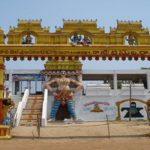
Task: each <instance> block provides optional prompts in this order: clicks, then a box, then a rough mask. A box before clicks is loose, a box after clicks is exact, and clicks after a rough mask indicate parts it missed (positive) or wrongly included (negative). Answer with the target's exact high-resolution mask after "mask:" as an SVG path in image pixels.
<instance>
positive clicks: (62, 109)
mask: <svg viewBox="0 0 150 150" xmlns="http://www.w3.org/2000/svg"><path fill="white" fill-rule="evenodd" d="M66 118H67V119H70V114H69V111H68V108H67V105H66V104H65V105H60V106H59V109H58V111H57V114H56V120H59V121H61V120H64V119H66Z"/></svg>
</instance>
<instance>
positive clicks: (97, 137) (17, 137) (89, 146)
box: [0, 121, 150, 150]
mask: <svg viewBox="0 0 150 150" xmlns="http://www.w3.org/2000/svg"><path fill="white" fill-rule="evenodd" d="M109 127H110V137H109V136H108V128H107V124H106V122H86V123H85V122H84V123H80V124H79V123H78V124H77V123H71V124H67V123H50V124H49V126H48V127H44V128H41V137H40V138H37V130H36V127H32V126H28V127H17V128H14V129H13V130H12V135H13V137H14V138H13V139H12V140H1V141H0V150H16V149H17V150H30V149H31V150H41V149H43V150H77V149H79V150H81V149H82V150H100V149H102V150H150V126H148V123H147V122H141V121H136V122H110V126H109Z"/></svg>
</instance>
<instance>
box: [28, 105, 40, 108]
mask: <svg viewBox="0 0 150 150" xmlns="http://www.w3.org/2000/svg"><path fill="white" fill-rule="evenodd" d="M26 109H42V105H27V106H26Z"/></svg>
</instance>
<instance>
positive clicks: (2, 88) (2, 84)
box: [0, 57, 5, 100]
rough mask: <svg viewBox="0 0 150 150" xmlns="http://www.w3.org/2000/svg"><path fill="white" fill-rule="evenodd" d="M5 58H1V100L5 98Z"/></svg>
mask: <svg viewBox="0 0 150 150" xmlns="http://www.w3.org/2000/svg"><path fill="white" fill-rule="evenodd" d="M4 70H5V65H4V58H3V57H0V100H1V99H3V98H4Z"/></svg>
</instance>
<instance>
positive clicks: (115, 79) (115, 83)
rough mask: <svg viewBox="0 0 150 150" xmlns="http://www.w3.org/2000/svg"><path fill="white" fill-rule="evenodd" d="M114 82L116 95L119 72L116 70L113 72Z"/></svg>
mask: <svg viewBox="0 0 150 150" xmlns="http://www.w3.org/2000/svg"><path fill="white" fill-rule="evenodd" d="M113 84H114V91H115V95H116V92H117V89H118V88H117V74H116V72H115V71H114V74H113Z"/></svg>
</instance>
